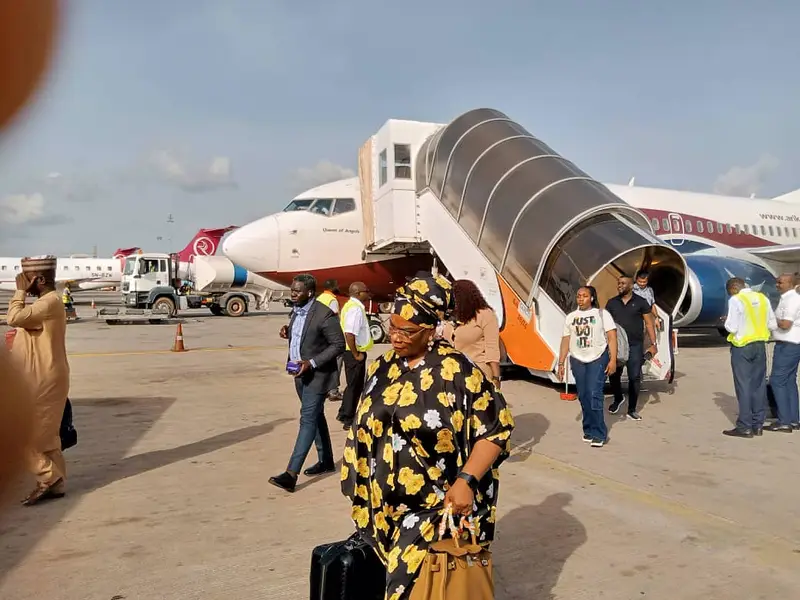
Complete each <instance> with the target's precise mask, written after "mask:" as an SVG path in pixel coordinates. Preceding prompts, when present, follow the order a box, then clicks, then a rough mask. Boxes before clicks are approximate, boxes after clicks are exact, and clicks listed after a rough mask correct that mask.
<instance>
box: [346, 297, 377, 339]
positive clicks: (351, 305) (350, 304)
mask: <svg viewBox="0 0 800 600" xmlns="http://www.w3.org/2000/svg"><path fill="white" fill-rule="evenodd" d="M351 310H360V311H361V313H362V314H363V315H364V321H365V322H366V323H367V333H368V334H369V321H367V311H366V310H364V306H363V305H362V304H361V303H360V302H358V301H356V300H353V299H352V298H350V299H349V300H348V301H347V302H345V303H344V306H343V307H342V311H341V313H340V314H339V322H340V323H341V324H342V331H344V324H345V319H346V318H347V313H349V312H350V311H351ZM367 337H368V341H367V343H366V344H365V345H364V346H360V345H359V344H358V335H356V350H358V351H359V352H366V351H367V350H369V349H370V348H372V346H374V345H375V342H373V341H372V335H368V336H367Z"/></svg>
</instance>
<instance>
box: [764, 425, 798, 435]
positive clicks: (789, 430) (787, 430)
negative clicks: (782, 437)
mask: <svg viewBox="0 0 800 600" xmlns="http://www.w3.org/2000/svg"><path fill="white" fill-rule="evenodd" d="M764 429H766V430H767V431H780V432H781V433H792V432H793V431H794V428H793V427H792V426H791V425H780V424H778V423H775V424H773V425H769V426H767V427H765V428H764Z"/></svg>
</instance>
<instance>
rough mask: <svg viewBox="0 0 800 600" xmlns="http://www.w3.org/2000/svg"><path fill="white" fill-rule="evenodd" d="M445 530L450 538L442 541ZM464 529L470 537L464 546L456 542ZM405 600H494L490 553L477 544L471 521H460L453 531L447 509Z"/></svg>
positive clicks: (453, 522) (448, 508) (449, 509)
mask: <svg viewBox="0 0 800 600" xmlns="http://www.w3.org/2000/svg"><path fill="white" fill-rule="evenodd" d="M448 527H449V529H450V535H451V536H452V537H451V538H449V539H443V538H444V534H445V530H446V529H447V528H448ZM464 528H465V529H467V530H468V531H469V533H470V540H469V542H468V543H464V542H463V541H460V540H459V538H460V535H461V531H462V530H463V529H464ZM409 600H494V580H493V576H492V553H491V552H489V551H488V550H486V549H484V548H483V547H482V546H481V545H480V544H478V540H477V539H476V535H475V525H474V524H473V523H472V522H471V521H469V520H467V519H465V518H463V517H462V519H461V527H460V528H456V526H455V521H454V520H453V509H452V507H451V506H449V505H448V506H447V507H445V509H444V515H443V517H442V522H441V523H440V524H439V541H438V542H434V543H433V544H431V546H430V548H429V549H428V554H427V556H426V557H425V560H424V561H423V562H422V567H421V568H420V571H419V575H418V576H417V581H416V582H415V583H414V587H413V588H412V589H411V596H410V598H409Z"/></svg>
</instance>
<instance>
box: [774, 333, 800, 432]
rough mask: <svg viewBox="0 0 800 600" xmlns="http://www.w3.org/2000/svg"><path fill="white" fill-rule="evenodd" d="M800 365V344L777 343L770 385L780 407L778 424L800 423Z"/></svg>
mask: <svg viewBox="0 0 800 600" xmlns="http://www.w3.org/2000/svg"><path fill="white" fill-rule="evenodd" d="M799 363H800V344H791V343H789V342H775V353H774V354H773V356H772V373H771V374H770V376H769V384H770V386H771V387H772V393H773V394H775V404H777V406H778V423H779V424H780V425H791V424H792V423H800V399H798V391H797V365H798V364H799Z"/></svg>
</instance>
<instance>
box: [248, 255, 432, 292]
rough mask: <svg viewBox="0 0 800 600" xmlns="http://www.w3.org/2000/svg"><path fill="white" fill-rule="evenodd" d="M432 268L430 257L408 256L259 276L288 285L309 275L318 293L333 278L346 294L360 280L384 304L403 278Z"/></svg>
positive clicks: (266, 273) (402, 282) (265, 273)
mask: <svg viewBox="0 0 800 600" xmlns="http://www.w3.org/2000/svg"><path fill="white" fill-rule="evenodd" d="M432 266H433V257H432V256H430V255H429V254H411V255H409V256H402V257H398V258H389V257H387V258H386V260H381V261H376V262H369V263H361V264H357V265H343V266H341V267H331V268H329V269H314V270H311V271H281V272H280V273H278V272H274V271H272V272H270V271H266V272H263V271H262V272H260V273H258V274H259V275H261V276H262V277H266V278H267V279H271V280H272V281H277V282H278V283H280V284H282V285H285V286H290V285H291V284H292V279H294V277H295V276H296V275H300V274H301V273H308V274H310V275H313V276H314V278H315V279H316V280H317V287H318V288H319V289H320V291H321V290H322V284H323V282H324V281H325V280H327V279H335V280H336V282H337V283H338V284H339V290H340V291H341V292H342V293H343V294H346V293H347V288H348V287H350V284H351V283H354V282H356V281H361V282H363V283H365V284H366V286H367V287H368V288H369V290H370V292H372V299H373V300H374V301H375V302H386V301H388V300H391V299H392V298H393V297H394V293H395V292H396V291H397V288H399V287H400V286H401V285H403V284H404V283H405V282H406V277H412V276H413V275H414V274H415V273H416V272H417V271H430V270H431V267H432Z"/></svg>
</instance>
